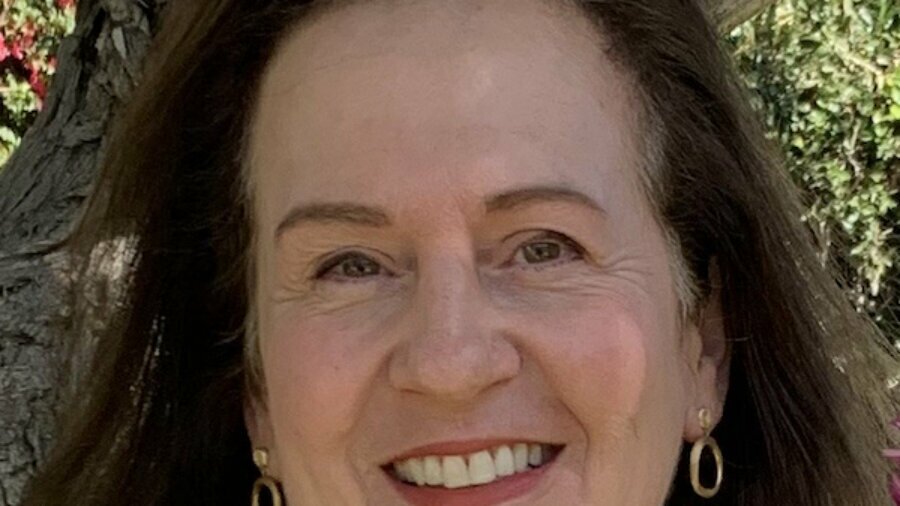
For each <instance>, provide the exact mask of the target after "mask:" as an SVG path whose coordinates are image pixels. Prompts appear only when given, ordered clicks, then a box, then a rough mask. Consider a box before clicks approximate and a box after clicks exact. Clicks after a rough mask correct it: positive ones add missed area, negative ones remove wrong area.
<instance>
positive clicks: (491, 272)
mask: <svg viewBox="0 0 900 506" xmlns="http://www.w3.org/2000/svg"><path fill="white" fill-rule="evenodd" d="M460 4H466V5H470V4H469V3H468V2H461V3H460ZM475 4H477V5H480V6H482V7H483V9H482V10H478V11H473V12H471V13H470V15H469V16H468V17H467V18H466V19H467V21H466V23H469V25H466V28H465V30H466V33H468V34H469V35H468V36H467V39H466V40H467V41H469V42H470V43H471V46H472V47H473V48H477V49H465V48H459V47H457V46H455V45H454V44H452V43H449V42H448V41H453V40H456V39H455V38H454V37H456V36H458V35H459V32H458V31H457V30H460V29H462V28H460V27H459V26H457V25H454V23H459V22H461V21H460V20H459V18H457V17H454V16H453V15H452V14H450V13H448V12H444V11H443V10H441V9H439V8H438V7H437V6H436V5H434V4H430V3H429V4H427V6H428V7H427V8H428V9H437V11H436V12H431V13H430V15H428V16H423V15H422V14H423V13H422V12H421V11H420V10H419V9H421V8H425V5H426V4H419V3H416V4H405V3H404V4H402V7H397V8H396V9H389V10H381V7H379V6H378V5H380V4H378V3H375V4H362V5H358V6H354V7H353V8H348V9H347V10H345V11H338V12H335V13H333V14H331V15H328V16H324V17H322V18H320V19H318V20H317V21H316V23H314V24H312V25H310V26H308V27H306V28H305V29H303V30H301V31H298V32H295V33H294V34H292V35H291V36H290V37H289V38H288V39H287V40H285V42H284V44H283V45H282V46H281V49H280V50H279V52H278V53H277V54H276V56H275V58H274V59H273V61H272V62H271V65H270V66H269V69H268V71H267V72H266V75H265V76H264V80H263V86H262V90H261V92H260V100H259V105H258V110H257V111H256V115H255V120H254V124H253V128H252V135H251V137H250V145H251V149H250V151H251V154H250V159H252V160H253V163H252V165H251V167H250V170H251V171H252V175H251V177H250V179H252V180H253V185H252V187H253V189H254V190H253V191H254V192H255V193H254V195H253V198H252V200H253V201H254V202H255V203H256V204H255V206H256V208H255V210H254V223H255V225H256V227H255V228H258V230H256V233H257V236H256V237H257V241H256V243H255V244H256V248H257V250H256V251H255V255H256V257H257V258H258V263H257V265H256V268H257V272H256V274H257V276H258V281H257V285H256V287H255V290H256V294H257V295H256V299H255V301H254V304H255V310H256V312H257V317H258V319H259V322H258V324H259V328H258V339H259V341H258V343H259V350H260V357H261V366H262V368H263V369H264V370H265V376H264V377H265V391H266V392H267V397H266V400H265V405H266V409H257V410H251V411H249V412H248V416H251V417H253V418H254V419H255V422H254V423H248V427H255V428H256V429H253V430H252V432H253V433H252V434H251V438H252V439H253V442H254V444H255V445H257V446H264V447H267V448H269V449H270V451H271V452H272V456H273V458H272V465H271V466H270V469H271V472H272V473H273V475H274V476H276V477H278V478H279V479H280V480H281V481H282V483H283V484H284V488H285V493H286V496H287V499H288V501H289V502H290V501H297V500H300V499H299V498H302V501H303V503H304V504H306V503H309V504H312V505H315V504H328V505H331V504H367V503H368V504H379V505H391V504H400V502H399V498H398V497H397V496H396V492H395V491H394V490H393V488H392V487H390V486H389V483H388V482H387V477H386V476H385V475H384V474H383V473H382V472H381V471H380V469H379V466H380V465H381V464H383V463H384V462H385V461H386V459H389V458H390V457H391V455H392V454H396V452H398V451H400V450H402V449H404V448H405V449H408V448H411V447H413V446H417V445H421V444H426V443H431V442H435V441H439V440H447V439H460V438H469V437H508V436H510V435H515V436H516V437H521V438H523V439H530V440H539V441H552V442H557V443H563V444H565V445H566V451H565V452H564V454H563V455H561V456H560V460H559V461H558V462H557V463H556V464H554V469H553V470H552V473H553V474H552V477H553V478H552V480H548V481H545V482H543V483H542V484H541V486H540V487H539V488H538V489H537V490H536V491H535V493H534V495H533V496H531V497H529V498H527V503H528V504H534V505H536V506H539V505H541V504H554V505H555V504H561V503H563V504H574V505H578V504H581V505H594V504H608V503H610V502H611V503H614V504H622V505H626V506H655V505H657V504H659V501H660V500H661V498H662V497H664V495H665V493H666V491H667V489H668V486H669V483H670V480H671V474H672V470H673V469H674V465H675V462H676V460H677V456H678V452H679V450H680V446H681V438H682V437H683V435H684V434H685V433H687V432H689V430H691V429H690V427H691V425H690V424H691V423H693V421H692V420H686V419H685V418H686V413H689V412H690V411H691V409H692V407H693V406H696V405H697V404H698V403H703V404H710V405H711V404H712V403H713V402H715V396H714V391H715V387H714V385H707V384H706V382H705V381H704V382H699V381H697V380H696V379H695V378H694V377H693V376H694V375H693V374H692V373H691V371H693V370H695V368H694V367H693V366H691V365H688V364H685V363H684V360H683V357H686V356H688V355H689V354H688V353H685V349H684V348H682V347H683V346H693V345H694V343H696V342H697V339H698V336H697V334H696V332H695V331H691V330H690V328H687V330H684V329H682V328H681V326H680V325H679V323H678V322H679V320H678V303H679V301H678V297H677V293H676V289H675V285H674V284H673V273H672V271H671V265H670V264H669V261H668V254H667V249H666V248H667V240H666V237H665V234H664V232H663V230H662V229H661V228H660V227H659V225H658V224H657V223H656V221H655V219H654V214H653V210H652V207H651V206H650V203H649V202H648V201H647V200H646V198H645V196H644V195H643V194H642V193H641V192H640V188H641V183H640V177H641V176H640V175H639V174H637V172H638V171H639V170H640V167H641V156H640V154H639V153H638V146H639V145H640V143H639V142H638V140H637V137H638V136H637V135H636V134H635V132H636V131H637V125H636V124H635V117H634V114H633V111H634V108H635V107H636V105H635V103H634V99H633V97H631V96H630V95H629V91H628V86H627V84H626V83H627V80H626V79H624V78H623V76H622V75H620V74H618V73H617V72H616V71H611V69H613V67H611V66H610V65H609V63H608V62H606V61H605V59H604V58H602V57H601V58H598V55H601V54H602V53H600V52H599V51H598V49H597V46H596V40H595V39H594V38H593V37H592V36H590V35H589V33H590V32H589V31H588V27H587V26H586V24H582V22H581V21H576V19H575V18H563V17H552V16H548V13H547V11H546V10H545V9H544V8H543V7H540V6H539V3H535V2H517V3H516V4H515V5H516V6H517V8H516V9H512V10H510V9H509V8H508V6H505V7H501V5H505V4H504V2H503V1H502V0H500V1H488V2H475ZM417 5H418V6H419V7H416V6H417ZM510 12H513V13H514V14H515V15H513V16H510V15H509V13H510ZM431 14H434V15H431ZM557 14H558V13H557ZM442 16H447V17H442ZM412 20H416V22H415V23H412V24H409V23H410V22H411V21H412ZM573 22H575V23H578V24H579V25H580V26H579V27H578V28H577V29H573ZM548 26H552V27H554V28H552V29H548V28H547V27H548ZM497 27H501V29H496V28H497ZM524 34H528V36H525V35H524ZM561 34H566V36H561ZM572 34H579V36H573V35H572ZM581 34H584V37H581V36H580V35H581ZM375 41H377V42H375ZM378 44H384V45H385V47H383V48H375V46H376V45H378ZM355 48H366V49H364V51H369V52H368V53H366V54H365V55H357V56H359V57H354V56H353V52H354V51H356V49H355ZM374 49H378V51H375V52H371V51H374ZM560 55H565V57H564V58H560V57H559V56H560ZM363 56H364V57H363ZM438 61H439V62H440V65H437V64H436V63H435V62H438ZM584 61H591V62H593V63H592V64H591V65H590V66H587V67H586V66H583V65H580V63H581V62H584ZM429 62H431V63H429ZM588 68H589V69H590V70H588ZM398 76H402V79H399V78H398ZM566 76H568V77H566ZM576 76H581V77H582V79H581V80H578V79H575V77H576ZM600 98H602V100H601V99H600ZM522 132H528V133H529V135H531V139H528V138H527V137H523V135H522ZM346 139H353V142H347V141H346ZM527 186H568V187H572V188H577V189H578V190H579V191H583V192H584V193H586V194H588V195H589V196H590V197H591V198H593V199H594V200H596V201H597V202H599V204H600V205H602V208H603V209H604V211H603V212H602V213H597V212H596V211H589V210H588V209H587V208H585V207H583V206H580V205H576V204H574V203H571V202H570V203H554V204H535V203H532V202H530V203H528V204H527V205H525V204H524V203H522V204H521V205H517V206H513V207H508V208H507V209H506V210H505V211H502V212H497V213H490V214H489V215H488V214H486V211H487V209H486V208H485V205H484V198H485V196H487V195H492V194H496V193H498V192H504V191H511V190H512V189H514V188H522V187H527ZM312 202H319V203H322V202H345V203H351V204H354V205H355V204H361V205H367V206H379V207H381V208H383V209H384V210H385V214H386V216H390V218H391V222H392V223H393V224H392V226H390V227H360V226H335V224H334V223H331V224H328V223H322V224H321V225H317V226H315V227H308V226H307V225H302V226H297V227H284V228H282V227H279V226H278V223H279V221H280V219H281V218H282V217H283V216H285V215H286V214H289V211H290V209H291V208H293V207H295V206H297V205H304V204H308V203H312ZM279 229H280V230H283V236H282V240H281V241H280V244H279V245H276V244H275V243H274V242H271V241H259V240H258V238H259V237H274V235H275V231H276V230H279ZM537 230H551V231H554V232H558V233H562V234H565V235H566V236H568V237H570V238H572V240H574V241H575V242H576V243H578V244H579V245H580V247H581V248H583V249H584V258H583V259H576V258H568V257H566V258H565V259H564V260H563V261H560V262H558V263H556V264H555V265H548V266H541V268H540V269H530V267H528V266H520V265H511V264H508V263H507V262H508V261H509V260H510V259H511V258H513V257H514V253H515V252H517V251H518V248H520V247H522V246H523V245H524V244H525V243H527V242H528V241H531V240H533V239H532V237H534V236H535V233H536V232H537ZM538 240H541V241H545V240H555V239H552V238H548V237H543V238H541V239H538ZM561 244H562V243H561ZM349 250H353V251H358V252H359V253H361V254H365V255H366V256H370V257H371V258H372V260H374V261H376V262H378V263H380V264H381V265H382V267H383V268H385V269H387V270H388V271H389V273H385V274H379V275H376V276H374V277H372V278H365V280H359V281H353V282H343V281H340V280H334V279H327V280H325V279H323V280H319V281H315V282H313V281H310V280H309V278H310V274H311V273H313V272H315V270H316V268H317V266H318V265H320V263H321V260H322V259H324V257H323V255H325V256H327V257H329V258H331V257H333V256H334V255H336V254H339V253H337V252H338V251H349ZM566 252H567V253H568V250H566ZM519 261H521V260H519ZM691 332H693V333H691ZM711 377H713V378H714V377H715V375H714V374H713V375H711ZM631 468H641V469H644V470H646V472H645V473H643V475H642V477H641V481H640V483H638V482H637V481H636V480H637V477H636V476H634V475H633V473H622V472H621V469H631ZM635 491H638V493H635Z"/></svg>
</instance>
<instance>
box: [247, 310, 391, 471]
mask: <svg viewBox="0 0 900 506" xmlns="http://www.w3.org/2000/svg"><path fill="white" fill-rule="evenodd" d="M297 320H299V318H298V319H292V318H289V317H286V316H281V317H278V318H276V319H275V320H274V321H273V322H272V323H271V325H269V328H268V330H269V332H268V333H267V334H266V335H265V338H264V339H263V342H262V349H263V364H264V369H265V371H266V384H267V387H268V389H269V390H268V395H269V402H270V413H271V416H272V425H273V429H274V431H275V433H276V437H279V438H282V439H283V440H282V441H281V442H282V443H285V444H286V445H287V446H289V447H294V448H295V449H296V450H297V451H298V453H300V454H304V455H310V454H315V455H317V456H318V457H326V456H328V455H335V454H336V452H335V451H334V450H335V449H336V448H341V447H342V445H344V444H346V440H347V437H348V435H349V434H350V432H351V429H352V425H353V422H354V421H355V420H356V419H357V418H358V413H359V410H360V409H361V407H362V403H363V400H364V399H365V398H366V397H367V392H368V389H369V388H370V387H371V385H372V383H373V382H374V379H373V378H374V376H375V375H376V374H377V370H378V360H377V356H378V351H377V350H375V349H374V348H373V343H372V342H371V340H369V343H368V344H366V340H365V339H364V338H363V333H361V332H360V330H359V329H356V330H355V331H351V330H349V329H347V328H346V327H345V326H343V325H335V324H333V323H332V324H325V323H316V321H315V320H314V319H312V320H310V319H305V320H307V321H305V322H304V323H302V324H301V323H300V322H299V321H297ZM329 321H331V322H334V321H335V320H329ZM374 344H375V345H377V343H374ZM337 453H339V452H337Z"/></svg>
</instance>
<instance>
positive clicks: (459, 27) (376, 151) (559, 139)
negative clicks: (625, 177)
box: [250, 0, 637, 223]
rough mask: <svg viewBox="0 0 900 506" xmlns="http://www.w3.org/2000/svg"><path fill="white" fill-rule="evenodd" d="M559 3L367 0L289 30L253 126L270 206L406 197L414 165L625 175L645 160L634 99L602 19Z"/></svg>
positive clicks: (492, 177) (476, 174) (420, 175)
mask: <svg viewBox="0 0 900 506" xmlns="http://www.w3.org/2000/svg"><path fill="white" fill-rule="evenodd" d="M563 6H564V3H563V2H547V1H537V0H534V1H532V0H509V1H503V0H481V1H475V0H461V1H454V2H435V1H415V2H386V1H385V2H382V1H377V2H363V3H359V4H354V5H352V6H347V7H342V8H339V9H337V10H335V11H333V12H329V13H327V14H325V15H324V16H321V17H319V18H317V19H316V20H315V21H314V22H313V23H311V24H309V25H306V26H303V27H302V29H299V30H297V31H296V32H294V33H293V34H291V35H290V36H289V37H287V38H286V39H285V41H284V42H283V44H282V46H281V47H280V49H279V51H278V52H277V53H276V55H275V57H274V58H273V60H272V62H271V63H270V64H269V66H268V69H267V72H266V75H265V76H264V79H263V83H262V86H261V89H260V96H259V100H258V104H257V110H256V115H255V119H254V124H253V126H252V132H251V134H252V135H251V146H250V147H251V151H250V152H251V164H250V165H251V168H252V174H251V178H252V179H254V180H256V182H257V185H256V186H257V187H258V188H259V190H258V191H261V192H264V193H265V199H264V201H265V202H264V203H263V207H264V209H263V211H264V213H263V214H264V215H265V214H267V211H268V213H275V212H277V211H278V209H280V208H283V207H285V206H288V205H292V204H295V203H297V202H298V201H308V200H325V199H340V200H359V198H360V197H361V196H362V198H370V199H374V200H378V199H379V198H381V199H382V200H388V201H390V200H396V199H398V198H400V199H403V198H407V197H409V196H410V195H409V192H408V191H407V190H408V189H409V188H408V186H404V182H408V181H409V179H410V177H411V176H414V177H415V178H416V179H417V180H418V181H419V182H420V183H422V184H421V185H420V186H424V183H425V182H429V183H431V186H437V187H442V188H444V189H446V188H448V187H453V186H454V185H455V186H459V187H462V188H466V189H468V190H469V191H471V192H474V193H482V194H485V193H494V192H496V191H498V190H502V189H503V188H502V187H503V186H507V187H508V186H523V185H526V184H528V183H534V184H555V183H560V182H562V183H569V184H570V185H576V186H582V185H591V184H593V185H595V186H598V187H601V186H608V185H609V181H610V180H611V179H622V172H623V171H629V170H630V171H633V170H634V168H635V166H636V165H637V163H636V160H635V157H634V154H635V151H636V149H635V148H636V146H635V135H634V134H635V131H636V128H635V126H636V125H635V118H636V113H637V110H636V101H635V100H633V98H632V94H631V93H630V92H629V86H630V84H629V82H628V80H627V79H626V78H625V76H624V75H622V73H621V72H620V71H619V70H618V69H617V68H615V67H614V65H613V64H612V63H611V62H610V61H609V60H608V59H607V57H606V56H605V54H604V53H603V50H602V47H603V42H602V41H601V40H600V36H599V35H598V34H597V33H596V31H595V30H594V28H593V27H592V26H591V25H590V24H589V22H588V21H587V20H586V19H584V18H582V17H579V16H578V15H577V14H574V11H573V12H567V11H566V10H565V9H563ZM604 181H605V182H604ZM479 189H481V190H483V191H480V190H479ZM421 196H422V197H423V198H424V197H425V195H424V194H421ZM262 218H263V222H264V223H265V222H266V221H271V220H266V216H263V217H262Z"/></svg>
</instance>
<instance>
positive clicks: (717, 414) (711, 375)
mask: <svg viewBox="0 0 900 506" xmlns="http://www.w3.org/2000/svg"><path fill="white" fill-rule="evenodd" d="M707 279H708V280H709V286H710V290H709V295H708V296H707V298H706V299H705V300H703V301H701V306H700V308H699V309H700V310H699V313H698V316H697V318H696V321H693V322H689V323H688V324H686V325H685V336H684V341H683V343H684V347H683V350H682V351H683V353H684V357H685V359H686V361H687V366H688V371H689V375H690V376H691V380H692V381H690V382H689V384H690V385H691V387H689V391H688V405H687V406H686V409H687V412H686V413H685V425H684V438H685V439H686V440H688V441H695V440H697V439H699V438H700V437H701V436H703V429H702V428H701V427H700V420H699V417H698V413H699V411H700V409H701V408H707V409H709V411H710V414H711V415H712V417H711V418H712V424H713V426H715V425H716V424H717V423H718V421H719V420H720V419H721V418H722V412H723V410H724V406H725V395H726V394H727V392H728V376H729V369H730V365H731V347H730V345H729V343H728V341H726V339H725V327H724V323H723V315H722V279H721V275H720V274H719V266H718V262H717V261H716V259H715V258H713V259H712V260H711V261H710V263H709V272H708V278H707Z"/></svg>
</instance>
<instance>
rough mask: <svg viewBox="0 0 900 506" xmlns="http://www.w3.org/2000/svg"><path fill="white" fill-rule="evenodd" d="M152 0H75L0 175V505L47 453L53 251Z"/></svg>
mask: <svg viewBox="0 0 900 506" xmlns="http://www.w3.org/2000/svg"><path fill="white" fill-rule="evenodd" d="M157 4H158V2H154V1H152V0H81V1H80V2H79V7H78V14H77V17H78V19H77V25H76V29H75V33H74V34H73V35H72V36H70V37H68V38H67V39H66V40H65V41H63V43H62V45H61V47H60V49H59V53H58V54H59V62H60V66H59V69H58V72H57V74H56V76H55V78H54V82H53V85H52V89H51V93H50V96H49V98H48V101H47V102H46V104H45V108H44V110H43V111H42V112H41V114H40V116H39V117H38V119H37V123H36V124H35V125H34V126H33V127H32V129H31V130H30V131H29V133H28V134H27V135H26V136H25V138H24V139H23V141H22V144H21V146H20V147H19V149H18V150H17V151H16V153H15V154H14V155H13V157H12V158H11V159H10V160H9V162H8V165H7V167H6V168H5V169H4V170H3V171H0V506H11V505H15V504H18V503H19V501H20V497H21V494H22V491H23V487H24V485H25V482H26V480H27V479H28V477H29V476H30V475H31V474H32V473H33V472H34V470H35V468H36V466H37V464H38V463H39V462H40V460H41V457H42V456H43V455H44V454H45V452H46V450H47V449H48V444H49V442H50V428H51V423H52V420H53V406H54V404H55V401H56V399H57V397H58V395H57V392H56V391H55V389H54V388H52V387H53V386H54V383H55V380H56V376H55V374H54V371H55V369H56V368H55V367H54V364H55V362H56V358H57V357H56V355H55V353H54V349H55V344H56V343H59V342H60V339H62V338H64V333H63V328H62V326H61V325H60V317H61V316H64V315H65V312H66V311H67V303H66V301H67V300H68V295H67V293H66V286H65V282H64V279H62V277H61V276H60V275H59V272H60V269H59V265H61V260H62V259H61V258H60V254H59V253H55V252H52V247H53V245H55V244H58V243H59V242H60V241H61V240H62V239H63V238H65V237H66V235H67V234H68V233H69V232H70V230H71V227H72V225H73V224H74V222H75V219H76V217H77V215H78V210H79V207H80V205H81V204H82V202H83V201H84V199H85V197H86V196H87V195H88V193H89V191H90V183H91V180H92V177H93V175H94V173H95V167H96V165H97V160H98V158H99V156H100V154H101V153H102V150H103V135H104V132H105V130H106V126H107V123H108V121H109V118H110V115H111V112H112V111H113V109H114V107H115V106H116V104H118V103H120V102H122V100H123V99H124V98H125V97H126V96H127V95H128V93H129V91H130V90H131V89H132V86H133V83H134V81H135V79H136V78H137V76H138V74H139V68H140V62H141V57H142V55H143V54H144V53H145V52H146V48H147V46H148V45H149V43H150V39H151V26H152V25H153V24H154V23H153V21H154V20H155V18H156V11H157V9H158V5H157ZM54 266H56V267H54Z"/></svg>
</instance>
